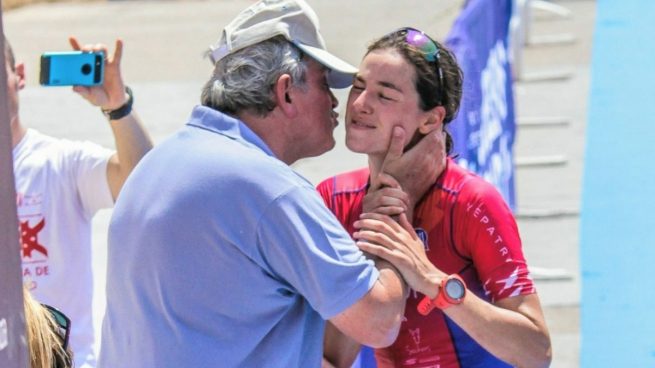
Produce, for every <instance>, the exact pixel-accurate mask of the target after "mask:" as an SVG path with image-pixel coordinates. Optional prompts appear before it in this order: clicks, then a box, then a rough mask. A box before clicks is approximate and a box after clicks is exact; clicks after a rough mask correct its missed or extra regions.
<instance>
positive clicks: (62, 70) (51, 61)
mask: <svg viewBox="0 0 655 368" xmlns="http://www.w3.org/2000/svg"><path fill="white" fill-rule="evenodd" d="M104 65H105V54H104V52H102V51H94V52H85V51H65V52H46V53H44V54H43V55H41V73H40V78H39V81H40V83H41V84H42V85H44V86H97V85H100V84H102V83H103V81H104Z"/></svg>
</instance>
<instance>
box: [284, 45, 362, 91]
mask: <svg viewBox="0 0 655 368" xmlns="http://www.w3.org/2000/svg"><path fill="white" fill-rule="evenodd" d="M294 44H295V45H296V46H298V48H299V49H301V50H302V51H303V52H305V53H307V55H309V56H311V57H312V58H314V59H315V60H316V61H318V62H319V63H321V64H322V65H323V66H325V67H326V68H328V69H330V72H329V73H328V84H329V85H330V87H332V88H346V87H350V86H351V85H352V84H353V77H354V76H355V74H356V73H357V68H355V67H354V66H352V65H350V64H348V63H347V62H345V61H343V60H341V59H339V58H338V57H336V56H334V55H332V54H330V53H329V52H327V51H325V50H323V49H319V48H318V47H312V46H307V45H303V44H301V43H299V42H294Z"/></svg>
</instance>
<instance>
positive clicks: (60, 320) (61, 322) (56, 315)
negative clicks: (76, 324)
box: [43, 304, 70, 349]
mask: <svg viewBox="0 0 655 368" xmlns="http://www.w3.org/2000/svg"><path fill="white" fill-rule="evenodd" d="M43 306H44V307H45V308H46V309H48V312H50V315H51V316H52V319H54V320H55V323H56V324H57V326H58V327H59V328H60V329H61V331H60V335H61V338H62V339H63V340H64V345H63V348H64V349H66V347H67V346H68V334H69V331H70V320H69V319H68V317H66V315H65V314H63V313H62V312H60V311H59V310H57V309H55V308H53V307H51V306H49V305H46V304H43Z"/></svg>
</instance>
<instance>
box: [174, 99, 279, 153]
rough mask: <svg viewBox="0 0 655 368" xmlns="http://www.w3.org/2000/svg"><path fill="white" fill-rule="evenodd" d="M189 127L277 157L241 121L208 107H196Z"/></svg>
mask: <svg viewBox="0 0 655 368" xmlns="http://www.w3.org/2000/svg"><path fill="white" fill-rule="evenodd" d="M187 125H189V126H193V127H196V128H200V129H205V130H209V131H211V132H214V133H217V134H220V135H224V136H226V137H228V138H231V139H234V140H237V141H245V142H247V143H250V144H252V145H254V146H256V147H257V148H259V149H260V150H262V151H264V152H265V153H266V154H267V155H269V156H273V157H275V155H274V154H273V151H271V149H270V148H269V147H268V146H267V145H266V143H264V141H263V140H262V139H261V138H259V136H258V135H257V134H255V132H253V131H252V130H251V129H250V128H248V126H247V125H246V124H244V123H243V122H242V121H241V120H239V119H237V118H235V117H232V116H230V115H227V114H224V113H222V112H220V111H217V110H214V109H212V108H209V107H207V106H196V107H194V108H193V111H192V112H191V118H190V119H189V122H188V123H187Z"/></svg>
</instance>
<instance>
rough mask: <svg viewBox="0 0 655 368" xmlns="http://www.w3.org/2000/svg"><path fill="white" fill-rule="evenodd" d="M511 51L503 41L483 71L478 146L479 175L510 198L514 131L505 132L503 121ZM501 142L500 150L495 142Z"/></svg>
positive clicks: (492, 53)
mask: <svg viewBox="0 0 655 368" xmlns="http://www.w3.org/2000/svg"><path fill="white" fill-rule="evenodd" d="M506 64H507V53H506V50H505V47H504V46H503V42H502V41H500V40H499V41H498V42H496V45H495V46H494V48H493V49H492V50H491V52H490V53H489V59H488V60H487V66H486V67H485V68H484V70H483V71H482V76H481V80H480V83H481V90H482V91H481V92H482V105H481V106H480V133H479V134H480V136H479V139H480V145H479V147H478V165H479V166H478V167H479V168H480V169H481V172H479V174H480V175H481V176H482V177H484V178H485V179H486V180H487V181H488V182H490V183H492V184H493V185H494V186H495V187H496V188H498V190H499V191H500V192H501V193H502V195H503V197H504V198H505V199H506V200H508V199H509V194H510V193H509V184H510V182H509V181H510V177H511V173H512V158H511V154H510V147H509V145H510V140H509V137H510V134H511V132H510V131H503V126H502V122H503V120H505V119H506V118H507V101H506V97H505V96H506V95H507V91H506V85H507V78H509V76H508V75H507V73H506V72H505V65H506ZM496 142H498V150H494V149H493V148H494V145H495V144H496Z"/></svg>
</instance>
